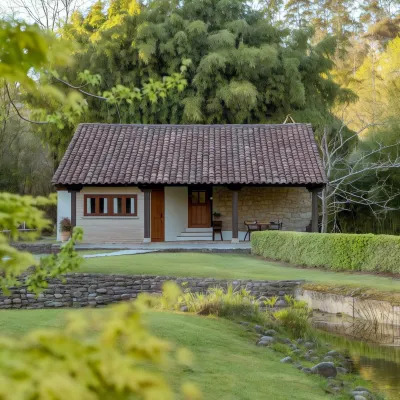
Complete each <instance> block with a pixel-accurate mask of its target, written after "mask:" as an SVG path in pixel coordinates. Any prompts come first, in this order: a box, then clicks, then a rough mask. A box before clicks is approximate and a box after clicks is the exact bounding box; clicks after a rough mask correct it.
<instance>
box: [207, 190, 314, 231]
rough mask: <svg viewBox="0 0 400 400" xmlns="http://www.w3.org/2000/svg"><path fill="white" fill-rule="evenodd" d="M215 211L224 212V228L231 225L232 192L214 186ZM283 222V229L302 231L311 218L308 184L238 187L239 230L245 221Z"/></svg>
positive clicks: (243, 229)
mask: <svg viewBox="0 0 400 400" xmlns="http://www.w3.org/2000/svg"><path fill="white" fill-rule="evenodd" d="M213 211H217V212H219V213H221V215H222V216H221V218H220V219H221V221H222V228H223V230H231V229H232V192H231V191H230V190H229V189H228V188H225V187H219V186H215V187H214V189H213ZM278 219H279V221H280V222H283V230H286V231H301V232H304V231H305V230H306V226H307V225H308V224H309V223H310V220H311V194H310V193H309V192H308V190H307V189H306V188H303V187H293V188H275V187H243V188H242V189H241V190H240V191H239V230H240V231H246V228H245V226H244V221H254V220H258V221H266V222H271V221H274V222H277V221H278Z"/></svg>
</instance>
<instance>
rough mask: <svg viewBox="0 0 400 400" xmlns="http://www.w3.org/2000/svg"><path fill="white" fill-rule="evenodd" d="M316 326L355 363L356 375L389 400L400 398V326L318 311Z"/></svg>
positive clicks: (315, 316)
mask: <svg viewBox="0 0 400 400" xmlns="http://www.w3.org/2000/svg"><path fill="white" fill-rule="evenodd" d="M313 326H314V327H315V328H317V329H318V330H319V331H324V332H328V333H329V334H322V336H323V338H324V339H325V340H326V341H327V342H329V343H331V344H332V345H333V346H335V347H337V348H339V349H341V350H342V351H343V352H344V353H345V354H347V355H348V356H349V357H350V358H351V360H352V366H353V367H352V368H353V371H354V372H358V373H359V374H360V376H361V377H362V378H364V379H367V380H369V381H371V382H373V384H374V386H375V388H376V389H377V390H378V391H379V392H381V393H382V394H384V395H385V396H386V397H387V398H388V399H393V400H394V399H396V400H398V399H399V398H400V326H395V325H386V324H378V323H373V322H371V321H366V320H361V319H357V318H351V317H348V316H346V315H343V316H338V315H335V314H328V313H322V312H318V311H314V313H313Z"/></svg>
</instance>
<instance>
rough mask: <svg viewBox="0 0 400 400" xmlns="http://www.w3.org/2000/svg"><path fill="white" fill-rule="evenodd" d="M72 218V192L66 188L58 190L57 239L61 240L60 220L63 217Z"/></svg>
mask: <svg viewBox="0 0 400 400" xmlns="http://www.w3.org/2000/svg"><path fill="white" fill-rule="evenodd" d="M65 217H66V218H71V193H68V192H67V191H66V190H59V191H58V192H57V240H58V241H59V240H61V232H60V222H61V220H62V219H63V218H65Z"/></svg>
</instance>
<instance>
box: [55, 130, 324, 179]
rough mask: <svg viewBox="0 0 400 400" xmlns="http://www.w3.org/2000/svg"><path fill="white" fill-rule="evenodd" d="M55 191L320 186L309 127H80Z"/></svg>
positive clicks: (319, 170) (319, 167)
mask: <svg viewBox="0 0 400 400" xmlns="http://www.w3.org/2000/svg"><path fill="white" fill-rule="evenodd" d="M52 183H53V184H55V185H74V184H83V185H93V184H97V185H106V184H122V185H126V184H146V183H162V184H202V183H203V184H276V185H320V184H324V183H326V175H325V172H324V170H323V167H322V162H321V158H320V155H319V152H318V147H317V144H316V142H315V139H314V133H313V131H312V128H311V125H310V124H284V125H119V124H81V125H79V127H78V129H77V130H76V132H75V135H74V137H73V138H72V141H71V143H70V145H69V147H68V149H67V151H66V153H65V155H64V157H63V159H62V161H61V163H60V166H59V167H58V169H57V171H56V173H55V174H54V177H53V180H52Z"/></svg>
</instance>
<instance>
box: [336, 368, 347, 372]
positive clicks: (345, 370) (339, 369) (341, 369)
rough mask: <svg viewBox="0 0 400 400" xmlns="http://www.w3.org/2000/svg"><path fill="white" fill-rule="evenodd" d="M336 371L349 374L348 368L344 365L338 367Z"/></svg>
mask: <svg viewBox="0 0 400 400" xmlns="http://www.w3.org/2000/svg"><path fill="white" fill-rule="evenodd" d="M336 371H337V372H338V373H339V374H347V372H348V371H347V369H346V368H343V367H336Z"/></svg>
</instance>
